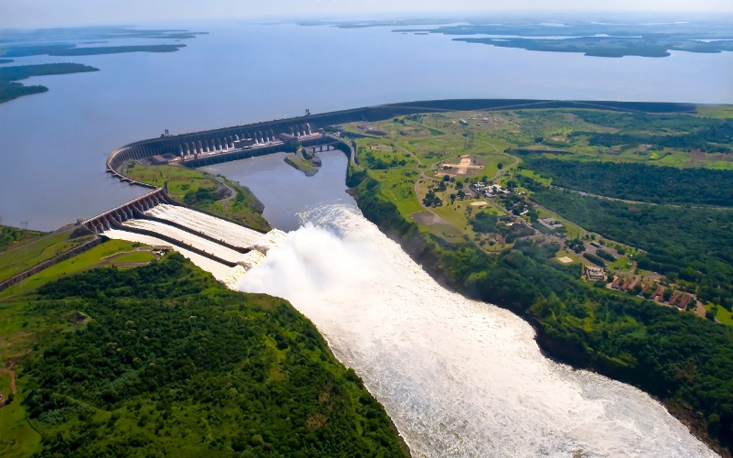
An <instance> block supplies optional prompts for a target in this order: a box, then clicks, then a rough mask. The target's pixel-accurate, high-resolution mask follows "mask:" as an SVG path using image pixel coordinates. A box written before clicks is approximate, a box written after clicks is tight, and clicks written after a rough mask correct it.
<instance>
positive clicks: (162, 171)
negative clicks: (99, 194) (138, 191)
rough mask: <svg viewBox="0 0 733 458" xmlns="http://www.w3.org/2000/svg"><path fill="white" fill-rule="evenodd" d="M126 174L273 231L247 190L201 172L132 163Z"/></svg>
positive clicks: (199, 205)
mask: <svg viewBox="0 0 733 458" xmlns="http://www.w3.org/2000/svg"><path fill="white" fill-rule="evenodd" d="M125 174H126V175H127V176H129V177H130V178H132V179H134V180H138V181H141V182H144V183H149V184H152V185H155V186H161V187H162V186H163V185H164V184H165V183H168V194H169V195H170V196H171V197H172V198H173V199H175V200H177V201H179V202H184V203H186V204H188V205H191V206H193V207H196V208H198V209H201V210H204V211H208V212H211V213H215V214H217V215H221V216H223V217H224V218H227V219H230V220H232V221H236V222H239V223H242V224H244V225H245V226H249V227H251V228H253V229H258V230H261V231H268V230H270V224H269V223H268V222H267V220H265V218H263V217H262V206H261V204H260V203H259V201H258V200H257V198H256V197H255V196H254V195H253V194H252V193H251V192H250V191H249V190H248V189H247V188H245V187H243V186H241V185H239V183H235V182H233V181H231V180H227V179H226V178H224V177H220V176H216V177H215V176H213V175H210V174H208V173H205V172H202V171H200V170H197V169H189V168H186V167H180V166H174V165H151V166H145V165H141V164H137V163H132V164H130V165H129V166H128V167H127V169H126V171H125Z"/></svg>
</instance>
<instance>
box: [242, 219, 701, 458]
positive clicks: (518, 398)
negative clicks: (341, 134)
mask: <svg viewBox="0 0 733 458" xmlns="http://www.w3.org/2000/svg"><path fill="white" fill-rule="evenodd" d="M304 218H305V220H307V221H311V222H312V223H314V224H315V225H313V224H307V225H306V226H305V227H303V228H301V229H299V230H297V231H294V232H291V233H289V234H288V237H287V239H286V240H285V241H284V242H283V243H281V244H280V245H278V246H276V247H274V248H272V249H271V250H270V251H269V252H268V254H267V257H266V260H265V262H264V263H261V264H259V265H258V266H256V267H254V268H252V269H251V270H250V271H249V272H247V274H246V275H244V276H242V277H241V284H240V286H239V288H240V289H241V290H243V291H249V292H261V293H267V294H271V295H275V296H279V297H283V298H285V299H288V300H290V301H291V302H292V303H293V305H294V306H295V307H296V308H297V309H298V310H299V311H300V312H302V313H303V314H304V315H306V316H307V317H308V318H309V319H310V320H312V321H313V322H314V323H315V324H316V326H317V327H318V329H319V330H320V331H321V333H322V334H323V335H324V336H325V337H326V339H327V340H328V342H329V345H330V347H331V348H332V350H333V351H334V353H335V354H336V356H337V357H338V358H339V359H340V360H341V361H342V362H343V363H344V364H345V365H346V366H348V367H352V368H353V369H354V370H355V371H356V372H357V373H358V374H359V375H360V376H361V377H362V379H363V380H364V382H365V385H366V386H367V388H368V389H369V391H370V392H371V393H372V394H373V395H374V396H375V397H376V398H377V399H378V400H379V401H380V402H381V403H382V404H383V405H384V407H385V409H386V410H387V412H388V413H389V415H390V417H391V418H392V420H393V421H394V423H395V425H396V426H397V428H398V429H399V431H400V433H401V434H402V435H403V437H404V438H405V440H406V441H407V443H408V444H409V446H410V448H411V450H412V452H413V454H414V455H415V456H431V457H433V456H434V457H452V456H471V457H529V456H543V457H547V456H549V457H615V456H631V457H640V456H655V457H666V458H672V457H696V456H702V457H709V456H715V454H714V453H713V452H712V451H711V450H710V449H708V448H707V447H706V446H705V445H704V444H703V443H701V442H700V441H698V440H697V439H696V438H695V437H693V436H692V435H691V434H690V432H689V431H688V430H687V428H686V427H685V426H684V425H682V424H681V423H680V422H679V421H677V420H676V419H675V418H674V417H672V416H671V415H670V414H669V413H668V412H667V411H666V409H665V408H664V407H663V406H662V405H661V404H660V403H658V402H656V401H655V400H654V399H652V398H651V397H650V396H648V395H647V394H645V393H643V392H642V391H640V390H638V389H636V388H634V387H631V386H629V385H625V384H623V383H620V382H616V381H613V380H610V379H608V378H606V377H603V376H600V375H598V374H595V373H592V372H588V371H584V370H573V369H572V368H570V367H569V366H566V365H563V364H558V363H556V362H553V361H552V360H550V359H548V358H546V357H544V356H543V355H542V354H541V352H540V350H539V348H538V347H537V344H536V342H535V341H534V331H533V329H532V328H531V326H529V324H527V323H526V322H525V321H523V320H522V319H520V318H519V317H517V316H516V315H514V314H512V313H511V312H509V311H507V310H503V309H501V308H498V307H495V306H493V305H490V304H486V303H482V302H477V301H472V300H468V299H466V298H464V297H463V296H461V295H459V294H455V293H452V292H450V291H448V290H446V289H444V288H443V287H441V286H440V285H438V284H437V283H436V282H435V281H434V280H433V279H432V278H431V277H430V276H429V275H428V274H427V273H426V272H425V271H424V270H423V269H422V268H421V267H420V266H419V265H417V264H416V263H415V262H414V261H413V260H412V259H411V258H410V257H409V256H407V254H405V253H404V251H402V249H401V247H400V246H399V245H398V244H396V243H395V242H393V241H391V240H390V239H388V238H387V237H386V236H385V235H383V234H382V233H381V232H380V231H379V230H378V229H377V227H376V226H374V225H373V224H371V223H370V222H369V221H367V220H366V219H365V218H364V217H363V216H361V214H360V213H359V212H358V210H354V209H353V208H348V207H344V206H338V205H336V206H328V207H324V208H321V209H320V210H317V211H313V212H309V213H307V214H305V215H304Z"/></svg>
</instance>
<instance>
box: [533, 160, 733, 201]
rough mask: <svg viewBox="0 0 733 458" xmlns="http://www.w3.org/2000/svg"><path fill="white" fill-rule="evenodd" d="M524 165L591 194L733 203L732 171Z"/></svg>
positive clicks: (555, 162) (544, 163) (545, 162)
mask: <svg viewBox="0 0 733 458" xmlns="http://www.w3.org/2000/svg"><path fill="white" fill-rule="evenodd" d="M522 159H523V160H524V164H522V166H523V167H525V168H529V169H531V170H533V171H535V172H537V173H539V174H541V175H544V176H547V177H551V178H552V184H553V185H555V186H559V187H562V188H568V189H574V190H576V191H583V192H587V193H591V194H597V195H601V196H607V197H613V198H617V199H625V200H638V201H644V202H654V203H672V204H685V203H689V204H702V205H716V206H728V207H729V206H733V173H731V172H730V171H725V170H711V169H704V168H687V169H678V168H675V167H660V166H654V165H646V164H637V163H633V162H596V161H566V160H558V159H546V158H543V157H538V156H533V155H527V156H523V157H522Z"/></svg>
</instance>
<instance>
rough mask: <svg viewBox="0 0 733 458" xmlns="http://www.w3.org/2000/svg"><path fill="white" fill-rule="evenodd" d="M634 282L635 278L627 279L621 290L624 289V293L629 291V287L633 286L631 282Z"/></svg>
mask: <svg viewBox="0 0 733 458" xmlns="http://www.w3.org/2000/svg"><path fill="white" fill-rule="evenodd" d="M633 281H634V279H633V278H627V279H626V281H625V282H624V284H623V286H622V287H621V289H623V290H624V291H625V290H627V289H628V288H629V286H631V282H633Z"/></svg>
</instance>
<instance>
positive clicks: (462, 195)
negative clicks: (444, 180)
mask: <svg viewBox="0 0 733 458" xmlns="http://www.w3.org/2000/svg"><path fill="white" fill-rule="evenodd" d="M465 197H466V193H465V192H463V189H461V190H459V191H458V198H459V199H461V200H463V199H464V198H465Z"/></svg>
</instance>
